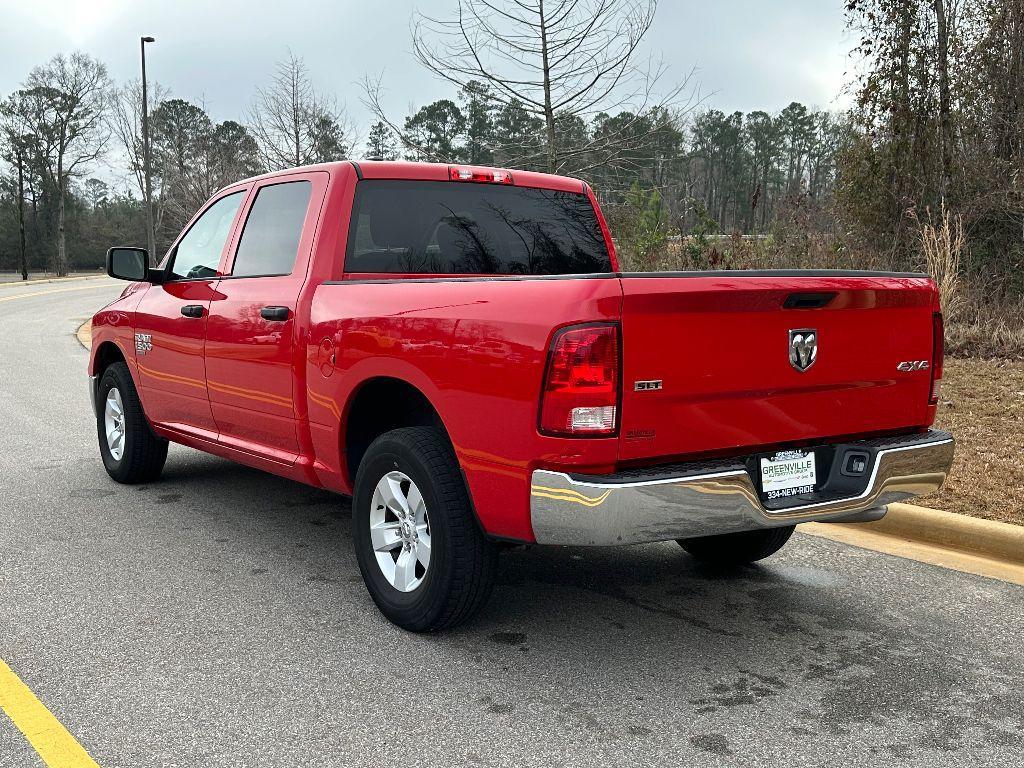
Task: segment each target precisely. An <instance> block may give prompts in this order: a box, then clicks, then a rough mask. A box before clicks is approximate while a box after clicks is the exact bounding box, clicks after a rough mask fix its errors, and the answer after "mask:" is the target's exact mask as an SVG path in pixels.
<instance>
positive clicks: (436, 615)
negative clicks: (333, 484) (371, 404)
mask: <svg viewBox="0 0 1024 768" xmlns="http://www.w3.org/2000/svg"><path fill="white" fill-rule="evenodd" d="M403 478H404V479H403ZM382 489H383V490H382ZM396 489H397V490H396ZM416 491H418V497H419V498H421V499H422V505H419V504H417V503H416V501H417V494H416ZM389 494H390V495H389ZM399 496H401V497H402V499H404V502H405V503H404V504H403V503H402V500H401V499H399V498H398V497H399ZM395 509H398V513H396V512H395V511H394V510H395ZM402 510H405V511H404V512H403V511H402ZM420 510H422V514H421V513H420ZM400 515H405V517H404V518H403V517H401V516H400ZM402 519H404V520H405V521H406V522H411V521H412V520H413V519H415V521H416V522H415V527H414V528H410V527H407V528H406V529H405V530H403V529H402V524H401V521H402ZM396 521H398V522H397V523H396ZM371 526H372V527H374V529H375V530H374V531H372V532H371ZM396 539H398V540H399V543H397V544H396V543H395V542H396ZM374 540H376V543H377V545H378V547H380V549H378V550H375V549H374ZM352 541H353V545H354V547H355V553H356V559H357V560H358V562H359V570H360V572H361V573H362V575H363V581H364V582H365V583H366V588H367V590H369V592H370V597H372V598H373V601H374V602H375V603H376V604H377V607H378V608H380V610H381V613H383V614H384V615H385V616H386V617H387V618H388V620H390V621H391V622H392V623H394V624H396V625H398V626H399V627H402V628H403V629H406V630H409V631H410V632H433V631H436V630H440V629H447V628H449V627H454V626H456V625H457V624H461V623H462V622H464V621H466V620H468V619H469V618H471V617H472V616H473V615H474V614H475V613H476V612H477V611H478V610H480V608H481V607H482V606H483V604H484V603H485V602H486V601H487V598H488V596H489V595H490V592H491V588H492V586H493V584H494V573H495V569H496V566H497V548H496V547H495V545H494V544H493V543H492V542H491V541H489V540H488V539H487V537H486V536H485V535H484V534H483V532H482V531H481V530H480V527H479V525H478V524H477V521H476V517H475V515H474V513H473V509H472V506H471V504H470V500H469V494H468V492H467V491H466V484H465V481H464V480H463V477H462V473H461V471H460V468H459V465H458V461H457V459H456V458H455V453H454V452H453V451H452V448H451V445H450V444H449V442H448V440H447V438H446V437H445V436H444V434H443V433H441V432H440V431H439V430H436V429H433V428H430V427H407V428H402V429H396V430H393V431H391V432H387V433H385V434H383V435H381V436H380V437H378V438H377V439H376V440H374V441H373V443H371V445H370V447H369V448H368V449H367V451H366V454H365V455H364V456H363V459H362V462H361V463H360V464H359V470H358V471H357V473H356V482H355V492H354V495H353V499H352ZM425 542H426V544H425ZM407 544H408V547H409V549H408V550H407V549H406V546H407ZM424 546H426V549H425V550H424ZM424 551H425V552H426V556H427V557H426V566H425V567H424V565H423V561H424ZM385 558H387V559H385ZM392 560H393V561H394V562H393V566H394V567H393V571H394V572H393V573H386V572H385V571H386V570H387V571H389V572H390V571H391V570H392V567H391V565H390V564H389V563H390V562H391V561H392Z"/></svg>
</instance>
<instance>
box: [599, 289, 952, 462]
mask: <svg viewBox="0 0 1024 768" xmlns="http://www.w3.org/2000/svg"><path fill="white" fill-rule="evenodd" d="M622 289H623V304H622V335H623V352H622V355H623V357H622V359H623V377H622V389H623V395H622V415H621V432H620V448H619V458H620V460H631V459H645V458H651V457H669V456H682V455H686V454H698V453H707V452H714V451H729V450H732V449H738V448H750V447H758V446H772V445H777V444H783V443H790V442H802V441H815V440H819V439H825V438H829V437H838V436H848V435H857V434H863V433H866V432H880V431H885V430H898V429H911V428H915V427H918V426H923V425H926V424H928V423H929V422H930V413H931V406H929V405H928V398H929V392H930V384H931V379H930V376H931V374H930V371H929V370H928V369H927V368H926V367H925V368H921V369H919V370H908V371H902V370H898V369H897V366H898V365H899V364H900V363H905V362H908V361H910V362H913V361H928V362H929V364H930V362H931V359H932V343H933V340H932V333H933V331H932V314H933V312H934V311H935V310H936V309H937V306H935V304H936V300H935V292H934V286H933V284H932V282H931V280H929V279H927V278H925V277H916V276H900V275H871V276H860V275H856V276H854V275H846V274H844V273H833V274H822V273H808V274H806V275H801V276H792V275H786V274H778V273H776V274H771V273H758V274H756V275H751V274H749V273H748V274H747V275H743V274H742V273H740V274H738V275H723V274H721V273H716V274H711V275H707V276H692V275H689V274H687V275H682V276H678V275H677V276H673V275H664V274H663V275H658V274H651V275H650V276H643V275H625V276H623V278H622ZM787 300H788V302H789V304H790V305H796V306H795V307H793V308H786V305H787ZM807 305H810V306H807ZM802 330H809V331H813V333H814V335H815V337H816V342H817V353H816V358H815V360H814V362H813V363H812V364H811V365H810V366H809V367H807V368H806V370H798V368H799V362H800V361H799V357H798V360H797V364H796V365H794V363H792V362H791V360H790V346H791V342H790V334H791V332H792V331H795V332H799V331H802ZM804 335H805V336H806V334H804ZM806 351H807V350H805V352H806ZM904 367H906V366H904ZM659 382H660V384H659Z"/></svg>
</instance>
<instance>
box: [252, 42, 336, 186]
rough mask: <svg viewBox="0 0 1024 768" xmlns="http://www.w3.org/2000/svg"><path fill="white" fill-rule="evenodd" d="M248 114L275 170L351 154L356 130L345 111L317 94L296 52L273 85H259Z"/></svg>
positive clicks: (281, 67)
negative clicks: (348, 122)
mask: <svg viewBox="0 0 1024 768" xmlns="http://www.w3.org/2000/svg"><path fill="white" fill-rule="evenodd" d="M247 118H248V122H249V128H250V130H251V131H252V134H253V137H254V138H255V139H256V143H257V144H258V145H259V148H260V153H261V155H262V157H263V162H264V164H265V165H266V166H267V167H268V168H270V169H271V170H279V169H283V168H290V167H294V166H299V165H308V164H310V163H323V162H329V161H331V160H343V159H345V156H346V155H347V154H348V149H349V135H348V134H350V133H351V129H350V126H349V125H348V124H347V121H346V118H345V115H344V111H343V110H341V109H339V108H338V107H337V105H336V104H335V103H334V101H333V100H332V99H330V98H329V97H327V96H325V95H323V94H321V93H319V92H317V90H316V89H315V88H314V87H313V82H312V80H310V77H309V71H308V70H307V69H306V65H305V63H304V62H303V60H302V59H301V58H299V57H297V56H295V55H294V54H293V53H292V52H291V51H289V52H288V58H287V60H285V61H283V62H280V63H279V64H278V65H277V73H276V74H275V75H274V77H273V79H272V80H271V82H270V85H269V86H267V87H266V88H257V89H256V100H255V102H254V103H253V105H252V107H251V108H250V109H249V111H248V115H247Z"/></svg>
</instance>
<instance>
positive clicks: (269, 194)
mask: <svg viewBox="0 0 1024 768" xmlns="http://www.w3.org/2000/svg"><path fill="white" fill-rule="evenodd" d="M312 191H313V185H312V184H310V183H309V182H308V181H291V182H287V183H285V184H274V185H272V186H268V187H262V188H260V190H259V191H258V192H257V193H256V201H255V202H254V203H253V204H252V209H251V210H250V211H249V217H248V219H246V222H245V228H244V229H243V230H242V240H241V242H239V244H238V253H237V254H236V256H235V266H234V270H233V271H232V274H233V275H234V276H235V277H263V276H267V275H288V274H291V271H292V269H293V268H294V266H295V257H296V256H297V255H298V252H299V241H300V240H301V239H302V225H303V223H304V222H305V220H306V209H307V208H308V207H309V198H310V195H311V194H312Z"/></svg>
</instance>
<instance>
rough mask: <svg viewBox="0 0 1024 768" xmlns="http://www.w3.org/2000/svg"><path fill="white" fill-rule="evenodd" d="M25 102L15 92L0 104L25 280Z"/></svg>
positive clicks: (0, 150)
mask: <svg viewBox="0 0 1024 768" xmlns="http://www.w3.org/2000/svg"><path fill="white" fill-rule="evenodd" d="M23 115H24V104H23V103H22V99H20V98H19V95H18V94H12V95H11V96H10V97H9V98H8V99H7V101H6V102H4V103H2V104H0V156H2V157H3V159H4V160H6V161H7V162H8V163H10V164H11V166H13V168H14V169H15V173H16V174H17V181H16V182H15V183H14V184H13V185H12V186H13V187H14V197H15V205H16V207H17V210H18V256H19V259H18V262H19V265H20V267H21V279H22V280H28V252H27V249H26V243H25V169H26V165H27V164H28V162H29V151H30V146H31V136H28V135H25V134H24V133H23V131H24V130H25V124H26V120H25V119H24V116H23Z"/></svg>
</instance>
